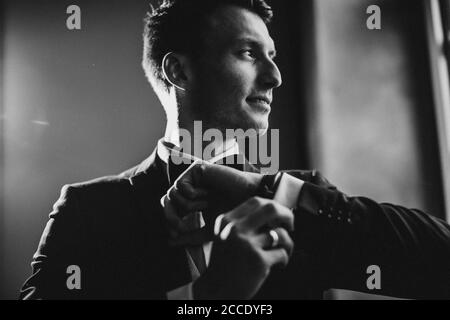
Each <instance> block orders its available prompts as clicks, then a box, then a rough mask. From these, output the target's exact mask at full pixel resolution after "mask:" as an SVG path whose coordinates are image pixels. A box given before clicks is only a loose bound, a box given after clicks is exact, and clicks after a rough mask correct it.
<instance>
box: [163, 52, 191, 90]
mask: <svg viewBox="0 0 450 320" xmlns="http://www.w3.org/2000/svg"><path fill="white" fill-rule="evenodd" d="M186 68H187V64H186V57H184V56H182V55H180V54H176V53H173V52H169V53H167V54H166V55H165V56H164V58H163V61H162V72H163V74H164V78H165V79H166V80H167V81H168V82H169V83H170V84H171V85H173V86H174V87H175V88H177V89H179V90H181V91H186V85H187V81H188V77H187V69H186Z"/></svg>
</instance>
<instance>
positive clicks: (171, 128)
mask: <svg viewBox="0 0 450 320" xmlns="http://www.w3.org/2000/svg"><path fill="white" fill-rule="evenodd" d="M182 131H183V132H184V133H188V135H186V134H182ZM186 136H189V137H190V139H185V138H183V139H181V138H180V137H186ZM180 140H181V141H180ZM185 140H188V141H185ZM164 141H165V142H168V143H171V144H173V145H175V146H177V147H179V148H181V149H182V151H183V152H184V153H187V154H191V155H194V156H196V157H198V158H202V159H203V160H207V161H208V160H211V158H213V157H216V156H218V155H220V154H222V153H224V152H226V151H227V150H229V149H230V148H232V147H233V146H234V145H235V144H236V140H235V139H234V138H232V139H225V137H224V139H223V140H213V141H204V139H203V132H201V133H200V134H199V133H198V132H196V130H194V122H193V121H192V122H190V123H189V125H186V122H185V123H184V125H183V126H180V124H179V122H178V121H177V120H172V121H170V120H168V121H167V126H166V132H165V135H164ZM196 148H197V149H198V148H201V150H196ZM206 148H208V150H207V151H208V152H205V149H206ZM199 151H200V152H199ZM198 153H201V154H198ZM200 155H201V157H199V156H200Z"/></svg>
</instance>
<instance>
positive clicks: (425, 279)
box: [293, 172, 450, 299]
mask: <svg viewBox="0 0 450 320" xmlns="http://www.w3.org/2000/svg"><path fill="white" fill-rule="evenodd" d="M293 175H294V176H297V177H299V178H305V177H304V176H303V177H302V176H301V175H299V174H295V172H294V173H293ZM294 212H295V215H296V216H295V217H296V219H295V220H296V222H295V226H296V232H295V244H296V246H297V247H300V248H301V249H302V250H305V251H306V252H307V253H309V254H310V255H312V256H314V257H315V259H316V260H317V261H320V267H319V270H317V272H318V273H319V274H320V275H321V279H325V280H324V286H325V288H326V289H329V288H339V289H348V290H354V291H360V292H367V293H371V294H381V295H388V296H395V297H401V298H413V299H428V298H437V299H449V298H450V227H449V225H448V224H447V223H445V222H444V221H442V220H440V219H437V218H435V217H432V216H430V215H428V214H426V213H424V212H422V211H420V210H416V209H407V208H404V207H401V206H398V205H393V204H387V203H377V202H375V201H373V200H370V199H367V198H364V197H349V196H347V195H345V194H344V193H342V192H340V191H339V190H337V188H336V187H334V186H333V185H331V184H330V183H329V182H328V181H327V180H326V179H324V178H323V177H322V176H321V175H320V174H319V173H313V174H312V177H310V179H309V182H305V184H304V185H303V188H302V190H301V192H300V195H299V197H298V202H297V208H296V209H295V211H294ZM370 266H376V267H379V274H378V276H379V280H380V281H379V283H377V282H376V281H374V279H375V278H373V277H372V278H371V276H372V275H374V274H375V272H377V271H374V270H375V269H371V268H369V267H370Z"/></svg>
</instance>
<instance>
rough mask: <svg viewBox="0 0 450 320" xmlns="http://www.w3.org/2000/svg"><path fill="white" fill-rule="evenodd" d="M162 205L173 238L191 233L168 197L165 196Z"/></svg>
mask: <svg viewBox="0 0 450 320" xmlns="http://www.w3.org/2000/svg"><path fill="white" fill-rule="evenodd" d="M161 203H162V204H163V208H164V216H165V218H166V221H167V223H168V225H169V231H170V233H171V236H176V235H177V234H178V233H183V232H187V231H189V230H188V229H187V228H186V225H185V224H184V223H183V221H182V220H181V218H180V217H179V216H178V214H177V211H176V209H175V207H174V206H173V205H172V203H171V201H169V199H168V198H167V196H164V197H163V198H162V199H161Z"/></svg>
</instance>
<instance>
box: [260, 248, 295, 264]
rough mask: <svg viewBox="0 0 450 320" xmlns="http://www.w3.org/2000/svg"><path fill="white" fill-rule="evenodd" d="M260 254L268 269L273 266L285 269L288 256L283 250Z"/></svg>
mask: <svg viewBox="0 0 450 320" xmlns="http://www.w3.org/2000/svg"><path fill="white" fill-rule="evenodd" d="M261 254H262V256H263V257H264V260H265V261H266V262H267V264H268V265H269V266H270V267H275V266H282V267H286V266H287V265H288V263H289V255H288V253H287V252H286V250H285V249H283V248H275V249H272V250H262V252H261Z"/></svg>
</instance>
